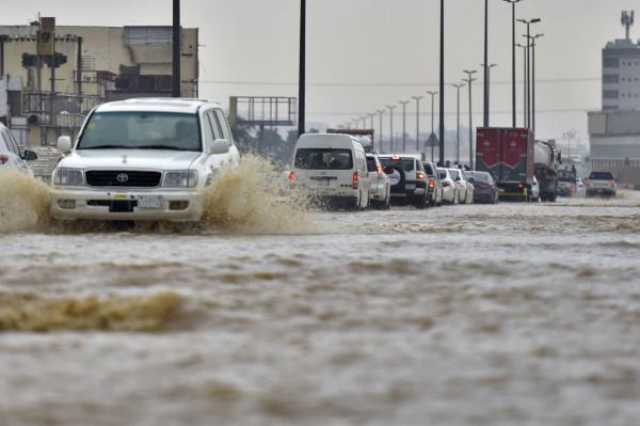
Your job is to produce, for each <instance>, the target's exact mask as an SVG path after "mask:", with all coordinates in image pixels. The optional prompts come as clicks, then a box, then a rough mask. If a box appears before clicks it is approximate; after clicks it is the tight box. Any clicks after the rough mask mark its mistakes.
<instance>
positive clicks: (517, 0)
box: [504, 0, 522, 128]
mask: <svg viewBox="0 0 640 426" xmlns="http://www.w3.org/2000/svg"><path fill="white" fill-rule="evenodd" d="M504 1H505V2H507V3H511V20H512V30H513V44H512V46H511V47H512V109H513V128H516V127H517V125H518V119H517V112H516V109H517V108H516V103H517V95H516V3H520V2H521V1H522V0H504Z"/></svg>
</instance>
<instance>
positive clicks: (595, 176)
mask: <svg viewBox="0 0 640 426" xmlns="http://www.w3.org/2000/svg"><path fill="white" fill-rule="evenodd" d="M589 179H592V180H613V175H612V174H611V173H609V172H593V173H591V176H589Z"/></svg>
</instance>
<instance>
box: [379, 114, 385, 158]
mask: <svg viewBox="0 0 640 426" xmlns="http://www.w3.org/2000/svg"><path fill="white" fill-rule="evenodd" d="M384 113H385V110H383V109H379V110H378V115H379V116H380V152H381V153H383V152H384V142H382V130H383V123H382V120H384Z"/></svg>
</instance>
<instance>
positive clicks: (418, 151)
mask: <svg viewBox="0 0 640 426" xmlns="http://www.w3.org/2000/svg"><path fill="white" fill-rule="evenodd" d="M411 98H412V99H413V100H414V101H416V153H418V154H420V101H421V100H423V99H424V96H412V97H411Z"/></svg>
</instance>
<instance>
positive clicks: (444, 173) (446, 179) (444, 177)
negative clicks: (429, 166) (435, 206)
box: [438, 168, 460, 204]
mask: <svg viewBox="0 0 640 426" xmlns="http://www.w3.org/2000/svg"><path fill="white" fill-rule="evenodd" d="M438 176H439V177H440V182H441V183H442V202H443V203H446V204H458V200H459V199H460V198H459V197H458V188H457V186H456V183H455V182H454V180H453V178H452V177H451V173H449V169H442V168H438Z"/></svg>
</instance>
